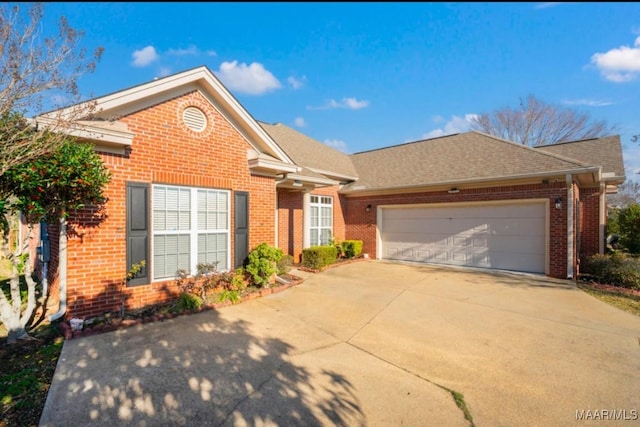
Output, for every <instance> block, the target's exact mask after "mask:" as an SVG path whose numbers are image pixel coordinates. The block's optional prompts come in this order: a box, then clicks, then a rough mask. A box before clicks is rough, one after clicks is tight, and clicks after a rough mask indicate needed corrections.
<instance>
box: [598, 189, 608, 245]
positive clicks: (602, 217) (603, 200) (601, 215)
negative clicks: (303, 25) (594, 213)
mask: <svg viewBox="0 0 640 427" xmlns="http://www.w3.org/2000/svg"><path fill="white" fill-rule="evenodd" d="M606 188H607V185H606V184H605V183H604V182H601V183H600V208H599V209H598V210H599V212H598V223H599V224H600V230H599V233H598V239H599V240H598V253H599V254H600V255H602V254H604V242H605V232H606V226H607V220H606V218H607V208H606V204H607V195H606Z"/></svg>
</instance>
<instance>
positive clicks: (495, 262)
mask: <svg viewBox="0 0 640 427" xmlns="http://www.w3.org/2000/svg"><path fill="white" fill-rule="evenodd" d="M545 216H546V209H545V204H544V203H538V204H517V205H478V206H466V207H465V206H460V207H456V206H453V207H452V206H447V207H420V208H393V209H383V211H382V221H381V238H382V246H383V250H382V254H383V257H384V258H388V259H401V260H409V261H420V262H434V263H445V264H454V265H467V266H476V267H486V268H499V269H507V270H517V271H529V272H540V273H542V272H544V270H545V259H546V257H545V251H546V218H545Z"/></svg>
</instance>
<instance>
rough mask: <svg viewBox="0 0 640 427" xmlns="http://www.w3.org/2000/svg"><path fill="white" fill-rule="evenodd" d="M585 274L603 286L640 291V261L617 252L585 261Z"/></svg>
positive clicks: (595, 256)
mask: <svg viewBox="0 0 640 427" xmlns="http://www.w3.org/2000/svg"><path fill="white" fill-rule="evenodd" d="M585 261H586V262H585V264H584V273H586V274H588V275H590V276H592V277H593V278H594V279H595V280H597V281H599V282H600V283H603V284H608V285H613V286H619V287H622V288H629V289H640V260H639V259H637V258H633V257H630V256H627V255H625V254H624V253H622V252H615V253H613V254H611V255H593V256H590V257H588V258H587V259H586V260H585Z"/></svg>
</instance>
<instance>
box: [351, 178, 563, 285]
mask: <svg viewBox="0 0 640 427" xmlns="http://www.w3.org/2000/svg"><path fill="white" fill-rule="evenodd" d="M566 195H567V191H566V184H565V183H564V182H561V183H553V184H531V185H514V186H501V187H489V188H477V189H468V190H460V192H459V193H456V194H449V193H447V192H446V191H437V192H423V193H412V194H399V195H395V194H394V195H383V196H363V197H349V198H348V199H347V203H346V215H345V220H346V238H347V239H360V240H363V242H364V245H363V252H364V253H369V255H370V256H371V257H374V258H375V257H376V256H377V254H376V247H377V246H376V230H377V225H376V220H377V218H376V215H377V213H376V211H377V209H376V208H377V207H378V206H380V205H393V204H416V203H452V202H478V201H498V200H521V199H545V198H546V199H549V200H550V204H549V228H550V229H549V237H550V242H549V275H550V276H552V277H559V278H566V277H567V237H566V236H567V219H566V218H567V203H566V202H565V203H563V204H562V209H556V208H555V204H554V201H555V199H556V198H557V197H562V199H563V200H566ZM369 204H370V205H372V208H371V211H370V212H367V211H366V207H367V205H369Z"/></svg>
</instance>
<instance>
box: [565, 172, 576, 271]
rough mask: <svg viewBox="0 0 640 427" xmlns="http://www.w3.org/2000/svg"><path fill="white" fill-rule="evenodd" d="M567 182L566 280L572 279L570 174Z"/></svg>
mask: <svg viewBox="0 0 640 427" xmlns="http://www.w3.org/2000/svg"><path fill="white" fill-rule="evenodd" d="M566 182H567V279H573V260H574V254H573V239H574V231H573V224H574V222H573V205H574V203H575V200H573V179H572V177H571V174H570V173H568V174H567V177H566Z"/></svg>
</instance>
